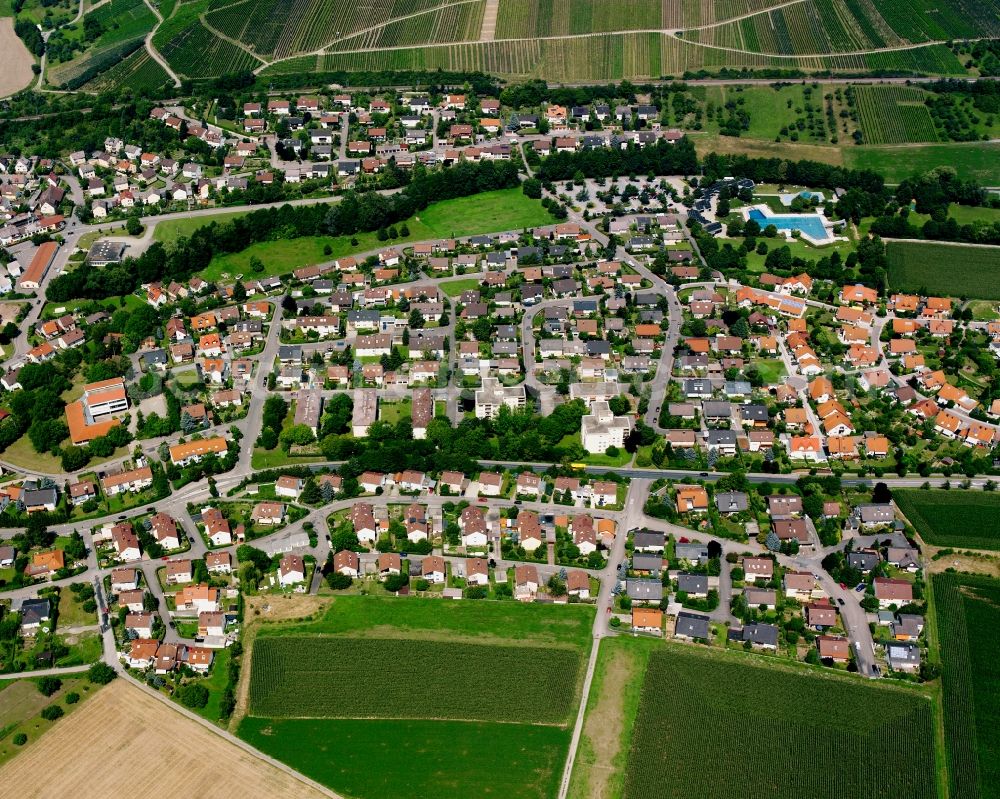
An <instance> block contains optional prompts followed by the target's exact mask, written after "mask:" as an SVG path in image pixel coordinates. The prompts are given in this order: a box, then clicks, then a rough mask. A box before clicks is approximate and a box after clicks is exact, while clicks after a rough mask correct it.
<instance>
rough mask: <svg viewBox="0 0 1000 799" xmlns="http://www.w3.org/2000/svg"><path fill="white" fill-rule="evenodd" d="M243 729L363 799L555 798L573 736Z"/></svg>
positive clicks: (487, 729) (468, 728)
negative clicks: (411, 798) (404, 798)
mask: <svg viewBox="0 0 1000 799" xmlns="http://www.w3.org/2000/svg"><path fill="white" fill-rule="evenodd" d="M238 734H239V736H240V737H241V738H243V740H245V741H247V742H248V743H249V744H251V745H252V746H254V747H256V748H257V749H259V750H261V751H262V752H265V753H266V754H268V755H270V756H271V757H274V758H277V759H278V760H280V761H282V762H284V763H287V764H288V765H290V766H292V767H293V768H295V769H297V770H298V771H299V772H301V773H302V774H305V775H306V776H308V777H311V778H312V779H314V780H316V781H317V782H320V783H322V784H323V785H328V786H331V787H332V788H333V789H334V790H336V791H338V792H340V793H342V794H345V795H347V796H358V797H364V799H396V797H401V796H426V797H431V796H433V797H435V799H466V797H468V796H470V795H473V794H475V793H479V792H482V793H488V794H489V795H491V796H498V797H500V796H502V797H504V799H552V797H554V796H555V795H556V794H557V793H558V790H559V777H560V774H561V773H562V767H563V762H564V760H565V757H566V749H567V747H568V746H569V739H570V731H569V730H565V729H561V728H559V727H549V726H534V725H529V724H482V723H476V722H449V721H380V720H364V721H356V720H351V719H277V720H272V719H258V718H245V719H244V720H243V721H242V723H241V724H240V727H239V731H238ZM303 741H309V745H308V746H303V745H302V742H303ZM250 795H258V794H250Z"/></svg>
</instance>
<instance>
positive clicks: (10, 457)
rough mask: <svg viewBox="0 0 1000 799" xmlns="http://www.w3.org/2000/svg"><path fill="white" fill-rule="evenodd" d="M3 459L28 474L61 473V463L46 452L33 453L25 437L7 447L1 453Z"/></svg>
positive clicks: (32, 448)
mask: <svg viewBox="0 0 1000 799" xmlns="http://www.w3.org/2000/svg"><path fill="white" fill-rule="evenodd" d="M68 440H69V439H67V441H68ZM3 459H4V460H5V461H7V462H8V463H12V464H14V466H16V467H17V468H19V469H23V470H25V471H28V472H41V473H42V474H58V473H59V472H61V471H62V461H61V460H60V459H59V458H57V457H55V456H54V455H50V454H49V453H48V452H35V448H34V447H33V446H32V445H31V442H30V441H29V440H28V436H27V435H24V436H21V438H19V439H18V440H17V441H15V442H14V443H13V444H11V445H10V446H9V447H7V449H5V450H4V451H3Z"/></svg>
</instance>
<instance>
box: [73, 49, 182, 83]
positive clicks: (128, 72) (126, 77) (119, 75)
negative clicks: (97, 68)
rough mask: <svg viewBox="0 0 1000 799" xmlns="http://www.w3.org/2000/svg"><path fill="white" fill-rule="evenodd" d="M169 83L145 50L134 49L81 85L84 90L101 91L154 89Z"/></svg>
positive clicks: (165, 75)
mask: <svg viewBox="0 0 1000 799" xmlns="http://www.w3.org/2000/svg"><path fill="white" fill-rule="evenodd" d="M168 83H170V76H169V75H168V74H167V73H166V70H164V69H163V67H161V66H160V65H159V64H157V63H156V61H154V60H153V58H152V56H150V54H149V53H148V52H147V51H146V50H145V49H142V50H136V51H135V52H134V53H132V55H130V56H129V57H128V58H126V59H124V60H123V61H120V62H119V63H118V64H116V65H115V66H113V67H111V69H109V70H108V71H107V72H102V73H101V74H100V75H98V76H97V77H96V78H94V79H93V80H91V81H90V82H88V83H86V84H84V86H83V87H82V88H83V90H84V91H92V92H103V91H111V90H114V89H131V90H132V91H142V90H143V89H150V90H154V91H155V90H156V89H159V88H160V87H162V86H164V85H166V84H168Z"/></svg>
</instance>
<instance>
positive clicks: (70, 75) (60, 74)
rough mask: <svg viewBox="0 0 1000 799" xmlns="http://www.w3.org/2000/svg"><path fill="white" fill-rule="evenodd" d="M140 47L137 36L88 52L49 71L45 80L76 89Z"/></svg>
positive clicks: (139, 39) (139, 38)
mask: <svg viewBox="0 0 1000 799" xmlns="http://www.w3.org/2000/svg"><path fill="white" fill-rule="evenodd" d="M141 46H142V37H141V36H139V37H137V38H133V39H128V40H126V41H119V42H114V43H113V44H109V45H107V46H106V47H101V48H97V49H93V50H89V51H88V52H86V53H85V54H83V55H82V56H80V57H79V58H74V59H73V60H72V61H67V62H66V63H65V64H59V65H58V66H57V67H53V68H52V69H49V70H48V71H47V75H46V80H48V82H49V83H50V84H52V85H53V86H66V87H67V88H70V89H77V88H79V87H80V86H82V85H83V84H84V83H86V82H87V81H89V80H90V79H91V78H93V77H95V76H97V75H98V74H100V73H102V72H104V71H105V70H107V69H109V68H110V67H112V66H113V65H115V64H117V63H119V62H120V61H121V60H122V59H124V58H126V57H127V56H128V55H130V54H131V53H133V52H135V50H137V49H138V48H139V47H141Z"/></svg>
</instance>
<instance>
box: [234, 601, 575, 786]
mask: <svg viewBox="0 0 1000 799" xmlns="http://www.w3.org/2000/svg"><path fill="white" fill-rule="evenodd" d="M593 613H594V611H593V608H590V607H584V606H572V605H570V606H565V607H555V606H549V607H544V606H531V605H527V606H526V605H521V604H520V603H515V602H442V601H441V600H433V599H428V600H422V599H415V598H414V599H396V598H392V597H374V596H338V597H336V598H335V599H333V600H332V601H331V602H330V604H329V606H328V607H327V609H326V611H325V613H323V615H322V616H320V617H319V618H317V619H316V620H314V621H305V622H295V621H291V622H283V623H280V624H277V623H275V624H262V625H260V626H259V627H255V631H254V632H255V636H254V638H253V644H252V649H251V657H250V666H249V671H248V673H247V674H246V675H245V676H244V685H245V691H246V693H245V695H246V696H247V703H246V711H247V713H246V715H245V716H244V717H243V718H242V719H241V720H240V721H239V724H238V726H237V734H238V735H240V737H242V738H243V739H244V740H246V741H248V742H250V743H252V744H253V745H254V746H257V747H259V748H261V749H262V750H263V751H265V752H267V753H268V754H270V755H272V756H274V757H276V758H279V759H281V760H283V761H284V762H286V763H288V764H289V765H291V766H293V767H295V768H297V769H299V770H301V771H302V772H303V773H305V774H307V775H309V776H311V777H313V778H315V779H316V780H318V781H319V782H321V783H323V784H324V785H327V786H329V787H330V788H332V789H333V790H335V791H338V792H343V793H346V794H348V795H352V796H364V797H365V799H372V798H373V797H383V796H384V797H392V796H401V795H414V796H416V795H425V796H431V795H433V796H440V797H447V798H448V799H450V798H451V797H455V798H456V799H457V798H458V797H462V796H467V795H469V792H470V790H473V787H472V786H483V785H488V786H490V790H491V791H496V792H497V795H502V796H511V797H523V799H550V797H552V796H553V795H554V794H555V792H556V786H557V785H558V779H559V774H560V770H561V768H562V765H563V762H564V759H565V756H566V747H567V745H568V743H569V738H570V729H569V726H568V725H569V723H570V721H571V719H572V718H573V717H574V711H575V708H576V705H577V701H578V698H579V691H580V682H581V676H582V668H583V659H584V657H585V655H586V652H587V650H588V648H589V646H590V644H591V639H590V631H591V627H592V625H593V618H594V616H593ZM276 673H280V674H281V675H282V678H281V679H280V680H278V679H274V678H273V676H272V675H273V674H276ZM527 675H530V677H528V676H527ZM348 685H352V686H363V690H346V691H345V690H344V686H348ZM286 686H287V687H286ZM243 690H244V689H243V688H242V687H241V695H243ZM237 715H238V716H239V711H238V713H237ZM295 715H299V716H302V717H301V718H289V716H295ZM303 736H306V737H307V738H308V739H309V740H310V741H311V742H312V745H311V746H309V747H303V746H302V745H301V741H302V740H303ZM376 762H377V763H379V764H380V767H379V768H377V769H373V768H371V764H372V763H376Z"/></svg>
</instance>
